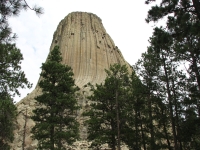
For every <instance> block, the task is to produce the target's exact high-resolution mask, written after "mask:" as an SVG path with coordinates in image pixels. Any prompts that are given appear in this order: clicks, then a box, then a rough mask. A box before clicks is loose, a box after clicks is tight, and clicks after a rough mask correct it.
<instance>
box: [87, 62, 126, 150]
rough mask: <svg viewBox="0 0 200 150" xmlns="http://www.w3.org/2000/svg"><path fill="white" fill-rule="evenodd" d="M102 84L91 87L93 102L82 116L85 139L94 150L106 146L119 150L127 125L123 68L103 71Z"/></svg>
mask: <svg viewBox="0 0 200 150" xmlns="http://www.w3.org/2000/svg"><path fill="white" fill-rule="evenodd" d="M106 73H107V78H106V79H105V82H104V83H102V84H99V85H96V87H95V88H94V87H93V88H92V89H91V91H92V92H93V94H92V96H90V97H89V99H90V100H91V101H92V102H93V103H92V104H91V105H90V106H91V109H90V110H89V111H88V112H85V113H84V115H86V116H89V119H88V120H87V121H86V123H87V125H88V134H89V135H88V140H89V141H92V144H91V146H92V147H93V148H94V147H96V148H98V147H99V146H100V145H102V144H105V143H108V145H109V147H110V148H111V149H112V150H116V147H117V149H118V150H120V149H121V148H120V146H121V143H122V141H124V142H125V140H124V139H125V137H126V133H127V130H129V129H130V127H129V126H128V120H127V118H128V113H127V107H128V105H129V104H128V103H127V100H128V89H129V88H128V86H129V76H128V71H127V68H126V66H125V65H124V66H121V65H119V64H114V65H113V66H110V69H109V70H106Z"/></svg>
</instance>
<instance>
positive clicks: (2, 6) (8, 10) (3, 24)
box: [0, 0, 43, 43]
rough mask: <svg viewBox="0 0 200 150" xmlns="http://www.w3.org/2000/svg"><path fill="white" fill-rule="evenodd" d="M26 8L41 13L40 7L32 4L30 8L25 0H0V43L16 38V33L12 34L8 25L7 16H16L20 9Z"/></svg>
mask: <svg viewBox="0 0 200 150" xmlns="http://www.w3.org/2000/svg"><path fill="white" fill-rule="evenodd" d="M28 8H29V9H31V10H33V11H35V12H36V14H37V15H39V14H42V13H43V10H42V8H41V7H37V6H34V7H33V8H31V7H30V6H29V5H28V4H27V2H26V0H6V1H1V2H0V14H1V15H0V43H5V42H6V43H7V42H10V41H12V40H13V39H15V38H16V35H15V34H12V31H11V28H10V27H9V24H8V18H9V17H11V16H18V15H19V13H20V11H21V10H27V9H28Z"/></svg>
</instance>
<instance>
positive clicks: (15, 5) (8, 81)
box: [0, 0, 42, 150]
mask: <svg viewBox="0 0 200 150" xmlns="http://www.w3.org/2000/svg"><path fill="white" fill-rule="evenodd" d="M27 8H30V7H29V6H28V4H27V3H26V1H25V0H1V1H0V149H2V150H7V149H10V147H9V145H8V143H11V142H12V141H13V137H14V135H13V130H14V120H15V119H16V106H15V105H14V103H13V97H14V96H15V95H19V96H20V93H19V91H18V89H19V88H25V87H28V88H30V87H31V84H30V83H29V82H28V81H27V79H26V77H25V74H24V72H23V71H22V70H21V66H20V64H21V61H22V60H23V57H22V54H21V52H20V50H19V49H18V48H16V46H15V44H13V43H12V42H13V39H15V38H16V35H15V34H12V31H11V28H10V27H9V24H8V18H9V17H11V16H16V15H18V14H19V12H20V11H21V10H23V9H27ZM30 9H32V10H34V11H35V12H36V13H37V14H40V13H42V9H41V8H39V7H34V8H30Z"/></svg>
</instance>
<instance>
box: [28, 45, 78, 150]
mask: <svg viewBox="0 0 200 150" xmlns="http://www.w3.org/2000/svg"><path fill="white" fill-rule="evenodd" d="M61 61H62V57H61V53H60V52H59V47H58V46H55V47H54V49H53V50H52V51H51V52H50V55H49V56H48V59H47V61H46V63H44V64H42V67H41V68H42V73H41V80H40V82H39V87H40V88H41V89H42V94H41V95H40V96H37V97H36V98H35V100H36V101H37V104H38V107H37V108H36V109H35V110H34V111H33V112H34V115H33V117H32V119H33V120H34V121H35V122H36V125H35V126H34V127H33V129H32V133H33V138H34V139H37V140H38V149H50V150H61V149H65V148H64V144H69V145H70V144H72V143H73V142H74V141H75V140H76V139H77V138H78V135H79V134H78V122H77V121H76V111H77V109H78V106H77V100H76V98H75V92H77V91H78V88H77V87H76V86H75V84H74V79H73V72H72V69H71V68H70V67H69V66H65V65H63V64H61Z"/></svg>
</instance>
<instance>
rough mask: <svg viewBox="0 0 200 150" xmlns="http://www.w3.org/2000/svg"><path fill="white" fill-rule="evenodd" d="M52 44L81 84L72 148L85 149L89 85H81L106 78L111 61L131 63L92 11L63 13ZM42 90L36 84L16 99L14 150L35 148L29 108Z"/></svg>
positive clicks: (77, 82)
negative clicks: (78, 135)
mask: <svg viewBox="0 0 200 150" xmlns="http://www.w3.org/2000/svg"><path fill="white" fill-rule="evenodd" d="M55 45H58V46H59V47H60V51H61V53H62V57H63V61H62V63H63V64H67V65H69V66H71V67H72V69H73V72H74V78H75V84H76V85H77V86H79V87H80V89H81V91H80V93H79V94H80V95H79V97H78V103H79V104H80V106H81V107H82V108H81V110H80V111H79V112H78V116H77V119H78V121H79V122H80V125H81V126H80V130H81V140H82V141H77V142H76V143H75V144H74V146H72V147H73V149H87V147H88V144H89V143H88V142H86V141H84V140H86V138H87V128H86V127H85V126H84V124H83V122H84V118H83V117H81V113H82V112H83V111H84V110H85V109H88V107H87V105H88V104H89V103H90V102H88V101H87V99H86V96H87V95H88V94H90V93H89V91H88V89H85V88H84V85H85V84H87V83H89V82H90V83H91V84H96V83H98V84H99V83H101V82H103V81H104V79H105V78H106V74H105V71H104V70H105V69H108V68H109V66H110V65H111V64H114V63H120V64H122V65H124V64H125V65H126V66H127V67H128V69H129V71H131V67H130V65H129V64H128V63H127V62H126V61H125V60H124V58H123V56H122V54H121V52H120V50H119V49H118V48H117V47H116V46H115V44H114V42H113V40H112V39H111V38H110V36H109V35H108V34H107V33H106V30H105V29H104V27H103V25H102V22H101V19H100V18H99V17H97V16H96V15H94V14H91V13H86V12H73V13H70V14H69V15H68V16H66V17H65V18H64V19H63V20H62V21H61V22H60V23H59V25H58V27H57V29H56V31H55V33H54V36H53V40H52V44H51V47H50V50H52V49H53V47H54V46H55ZM40 94H41V90H40V89H39V87H38V86H36V88H35V90H33V91H32V92H31V93H30V94H29V95H27V97H25V98H24V99H22V100H21V101H20V102H18V103H17V104H16V105H17V108H18V112H19V115H18V117H17V122H16V124H17V126H16V130H15V140H14V142H13V144H12V149H13V150H21V149H22V146H23V145H24V147H25V149H27V150H32V149H35V148H36V145H37V141H36V140H34V141H33V140H32V139H31V134H30V131H31V128H32V127H33V126H34V124H35V123H34V122H33V121H32V120H31V119H30V116H31V115H33V114H32V110H33V109H34V108H35V107H37V106H36V104H35V100H34V97H36V96H38V95H40Z"/></svg>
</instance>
